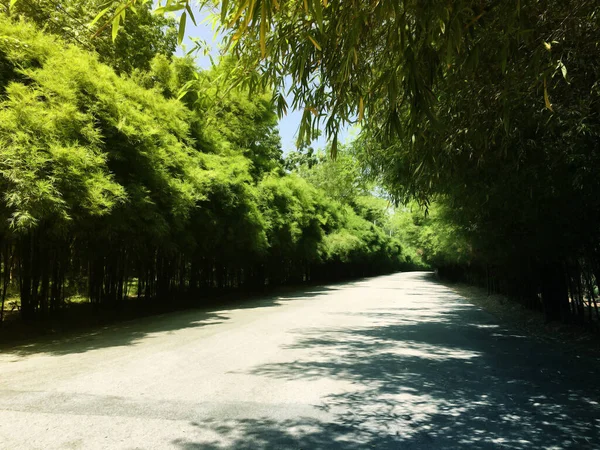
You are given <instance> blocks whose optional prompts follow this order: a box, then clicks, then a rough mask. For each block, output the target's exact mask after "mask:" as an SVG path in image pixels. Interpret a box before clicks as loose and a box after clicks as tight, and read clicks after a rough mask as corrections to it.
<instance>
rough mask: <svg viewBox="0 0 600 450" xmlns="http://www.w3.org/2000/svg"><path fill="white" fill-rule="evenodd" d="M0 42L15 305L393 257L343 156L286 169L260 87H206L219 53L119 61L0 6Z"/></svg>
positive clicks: (314, 273)
mask: <svg viewBox="0 0 600 450" xmlns="http://www.w3.org/2000/svg"><path fill="white" fill-rule="evenodd" d="M0 42H2V46H1V47H0V62H1V64H2V67H3V69H5V70H3V78H2V84H1V85H0V89H1V95H0V192H2V197H1V198H0V244H1V245H0V256H1V257H2V258H3V260H4V261H9V263H3V266H2V267H3V274H4V275H5V276H6V274H7V273H11V274H14V275H15V276H16V277H17V278H18V280H19V286H18V289H19V290H20V297H21V312H22V315H23V317H24V318H26V319H27V318H32V317H34V316H45V315H51V314H56V313H57V312H58V311H60V310H61V309H63V308H64V307H66V305H67V302H66V299H67V298H68V297H69V296H85V297H86V298H89V299H90V301H91V302H93V303H96V304H99V305H109V306H115V305H117V304H118V303H119V302H120V301H122V300H123V299H124V298H126V297H128V296H131V295H137V296H138V297H145V298H146V299H148V301H150V300H152V299H161V300H166V299H174V298H186V297H188V296H190V297H193V298H198V297H199V296H200V295H201V294H202V293H204V292H207V291H210V290H214V289H227V288H262V287H264V286H267V285H275V284H283V283H292V282H304V281H310V280H330V279H338V278H347V277H351V276H364V275H371V274H377V273H382V272H386V271H391V270H396V269H398V268H399V267H401V263H402V262H403V261H401V258H400V254H401V248H400V245H399V243H398V241H397V240H396V239H395V238H393V237H391V236H389V235H388V233H387V232H386V231H384V229H383V222H385V220H386V217H387V215H386V214H387V213H386V205H387V202H386V201H383V200H381V199H375V198H372V197H370V196H369V194H368V192H367V188H366V187H365V186H363V185H362V184H360V183H356V182H355V181H353V180H354V177H356V176H358V175H359V172H358V169H357V165H356V163H355V161H354V160H353V159H344V158H341V159H340V160H339V161H338V162H330V161H327V160H324V159H323V160H322V161H321V163H320V164H318V165H316V166H315V167H314V168H313V170H312V171H311V170H309V169H308V168H307V167H306V168H305V167H301V168H299V169H298V172H299V174H286V173H285V172H284V170H283V162H282V161H281V149H280V144H279V136H278V132H277V128H276V116H275V113H274V107H273V104H272V102H271V98H270V97H269V96H267V95H262V96H254V97H249V96H248V94H247V93H245V92H243V91H242V90H230V91H227V92H221V91H219V89H218V83H216V80H217V79H218V77H219V76H220V75H221V71H224V70H227V68H226V67H225V68H223V67H217V68H215V69H213V70H212V71H209V72H200V71H199V70H198V69H197V68H196V67H195V66H194V64H193V62H192V61H191V60H190V59H188V58H173V59H169V58H167V57H165V56H162V55H158V56H155V57H154V58H153V59H152V61H151V62H150V64H149V70H148V71H144V70H141V69H136V70H133V72H132V73H131V74H130V75H119V74H117V73H116V72H115V70H114V69H113V68H111V67H109V66H108V65H106V64H104V63H102V62H101V61H100V59H101V58H100V57H99V56H98V55H97V54H95V53H93V52H89V51H86V50H85V49H82V48H80V47H79V46H74V45H69V44H67V43H65V42H64V41H63V40H61V39H60V38H58V37H56V36H53V35H52V34H50V33H44V32H40V31H38V30H36V28H35V27H34V25H32V24H30V23H27V22H25V21H14V20H12V19H11V18H7V17H4V16H2V15H0ZM225 65H227V62H225ZM191 85H195V86H197V87H200V88H201V89H192V90H189V91H188V88H189V87H190V86H191ZM198 92H203V93H204V94H203V96H200V95H198ZM327 171H331V174H334V175H335V179H336V180H337V182H336V185H335V187H337V188H338V189H337V190H336V189H333V188H334V185H331V184H329V182H328V180H327V177H326V172H327ZM339 188H342V189H346V188H348V189H350V190H349V192H346V193H344V192H343V191H342V190H340V189H339ZM342 194H344V195H342ZM346 194H351V196H350V197H349V196H348V195H346ZM9 256H10V258H9ZM7 264H8V265H9V266H10V267H8V266H7ZM7 279H8V278H7ZM13 288H16V286H13V287H11V289H13Z"/></svg>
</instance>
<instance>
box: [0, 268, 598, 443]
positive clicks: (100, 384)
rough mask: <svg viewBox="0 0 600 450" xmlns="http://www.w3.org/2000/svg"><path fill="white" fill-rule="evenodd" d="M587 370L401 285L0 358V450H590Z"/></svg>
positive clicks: (425, 280)
mask: <svg viewBox="0 0 600 450" xmlns="http://www.w3.org/2000/svg"><path fill="white" fill-rule="evenodd" d="M597 367H598V362H597V361H595V360H591V359H584V358H579V357H577V356H576V355H569V354H564V353H562V352H561V351H556V349H551V348H548V347H547V346H546V345H544V344H542V343H539V342H536V341H534V340H532V339H531V338H529V337H526V336H522V335H519V334H518V333H516V332H515V331H514V330H511V329H508V328H506V327H503V326H501V325H499V324H498V323H497V322H496V321H495V320H494V319H493V318H492V317H491V316H489V315H488V314H486V313H485V312H483V311H481V310H480V309H478V308H477V307H475V306H473V305H471V304H469V303H468V302H466V301H465V300H464V299H461V298H460V297H459V296H458V295H457V294H455V293H454V292H453V291H452V290H450V289H448V288H447V287H444V286H443V285H440V284H437V283H435V282H434V281H433V280H432V279H431V277H430V275H429V274H426V273H407V274H395V275H391V276H387V277H378V278H373V279H369V280H363V281H360V282H356V283H347V284H341V285H332V286H326V287H320V288H312V289H309V290H305V291H300V292H297V293H295V294H293V295H285V296H279V297H267V298H265V299H264V300H261V301H255V302H252V303H250V304H243V305H237V306H234V305H230V306H229V307H228V308H227V309H221V310H215V311H188V312H183V313H175V314H169V315H164V316H160V317H155V318H147V319H143V320H139V321H134V322H130V323H126V324H120V325H118V326H115V327H107V328H106V329H102V330H99V331H97V332H95V333H89V334H86V335H81V336H75V337H71V338H70V339H67V340H62V341H57V342H52V343H44V344H34V345H30V346H25V347H21V348H16V349H14V350H11V351H8V352H5V353H3V354H2V355H0V447H1V448H45V449H46V448H86V449H87V448H123V449H133V448H143V449H146V448H175V449H206V450H209V449H221V448H235V449H256V448H290V449H330V448H347V449H363V448H384V449H385V448H390V449H396V448H409V449H411V448H415V449H425V448H482V449H483V448H490V449H492V448H514V449H529V448H548V449H553V448H577V449H580V448H599V447H600V405H599V404H598V402H599V401H600V395H599V394H600V387H599V385H598V381H597V373H598V372H597Z"/></svg>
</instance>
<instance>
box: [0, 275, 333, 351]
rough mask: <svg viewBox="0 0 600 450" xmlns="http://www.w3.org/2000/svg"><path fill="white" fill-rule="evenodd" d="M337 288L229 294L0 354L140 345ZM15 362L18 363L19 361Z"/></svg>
mask: <svg viewBox="0 0 600 450" xmlns="http://www.w3.org/2000/svg"><path fill="white" fill-rule="evenodd" d="M335 289H336V285H331V286H310V287H305V288H301V289H298V288H296V289H295V290H294V291H291V290H290V289H289V288H288V289H280V290H277V291H275V292H273V293H270V294H267V295H264V294H262V295H253V296H248V295H245V296H244V295H242V294H238V295H236V296H233V295H230V296H228V297H224V298H222V299H217V301H216V302H215V301H214V299H213V304H212V305H210V306H206V307H202V308H198V307H195V308H188V309H185V310H180V311H175V312H169V313H163V314H157V315H151V316H147V317H143V318H136V319H133V320H126V321H121V322H117V323H111V324H109V325H103V326H94V327H90V328H88V329H84V330H77V331H71V332H63V333H60V332H59V333H56V335H53V336H42V337H37V338H29V339H26V340H25V341H24V342H18V343H0V353H3V354H10V355H14V356H15V357H17V358H19V357H26V356H28V355H32V354H37V353H45V354H50V355H68V354H74V353H85V352H88V351H90V350H96V349H101V348H108V347H120V346H128V345H137V344H139V343H141V342H142V341H143V340H144V339H146V338H148V337H152V336H154V335H158V334H161V333H172V332H176V331H178V330H183V329H186V328H200V327H206V326H211V325H217V324H220V323H223V322H226V321H227V320H230V316H231V314H232V313H233V312H234V311H236V310H242V309H255V308H272V307H277V306H281V305H284V304H286V303H288V302H290V301H294V300H302V299H304V300H306V299H312V298H316V297H319V296H321V295H326V294H327V293H328V292H330V291H332V290H335ZM17 360H18V359H16V360H15V361H17Z"/></svg>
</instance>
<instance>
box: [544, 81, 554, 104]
mask: <svg viewBox="0 0 600 450" xmlns="http://www.w3.org/2000/svg"><path fill="white" fill-rule="evenodd" d="M544 102H545V103H546V108H548V109H549V110H550V111H552V112H554V110H553V109H552V103H550V97H549V96H548V83H547V82H546V77H544Z"/></svg>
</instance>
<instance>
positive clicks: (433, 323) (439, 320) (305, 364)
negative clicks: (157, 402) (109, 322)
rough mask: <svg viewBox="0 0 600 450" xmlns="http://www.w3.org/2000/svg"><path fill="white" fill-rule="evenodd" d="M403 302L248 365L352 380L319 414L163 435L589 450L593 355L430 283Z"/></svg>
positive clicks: (313, 443)
mask: <svg viewBox="0 0 600 450" xmlns="http://www.w3.org/2000/svg"><path fill="white" fill-rule="evenodd" d="M382 288H389V286H387V287H382ZM397 289H399V291H400V290H401V289H402V288H401V287H399V286H398V287H397ZM406 293H410V292H406ZM413 293H414V292H413ZM444 296H446V297H447V298H452V297H453V301H449V300H446V301H440V300H439V299H440V297H444ZM411 305H412V307H411V308H402V307H399V308H388V309H385V308H383V309H381V308H379V309H371V310H369V311H365V313H364V315H365V318H366V319H368V320H369V321H371V323H370V325H368V326H355V327H351V328H343V327H339V328H326V329H312V330H306V329H302V330H300V329H299V330H296V341H295V342H294V343H293V344H291V345H290V346H289V348H290V349H291V350H294V349H296V350H298V349H302V350H305V351H306V353H303V354H304V355H306V356H305V357H304V358H301V359H294V360H291V361H288V362H280V363H271V364H264V365H261V366H258V367H255V368H254V369H253V370H252V372H251V373H252V375H254V376H260V377H265V378H267V379H278V380H286V381H292V380H314V381H317V380H323V379H328V380H336V381H340V382H344V385H345V386H346V385H347V384H348V383H350V384H351V385H352V386H354V387H355V388H354V389H347V388H345V389H343V390H342V392H340V393H336V394H332V395H328V396H326V397H324V398H322V402H321V403H320V404H316V405H313V406H314V408H315V410H316V411H320V412H322V413H325V414H326V415H327V417H328V419H327V420H323V419H317V418H314V417H304V418H303V417H298V418H294V419H284V420H276V419H274V418H272V417H265V418H263V419H256V418H253V419H250V418H248V419H244V418H242V419H238V420H233V419H232V420H228V421H221V422H211V421H205V422H202V423H197V424H195V426H196V427H197V428H198V431H199V435H202V436H205V437H203V438H202V439H195V440H194V439H189V440H185V439H179V440H177V441H174V442H173V443H174V444H176V445H177V446H179V447H180V448H182V449H186V450H191V449H205V450H210V449H217V448H235V449H256V448H261V449H264V448H269V449H270V448H273V449H275V448H290V449H332V448H344V449H363V448H378V449H382V448H384V449H397V448H402V449H411V448H419V449H421V448H436V449H437V448H475V449H487V448H489V449H495V448H512V449H531V448H545V449H554V448H574V449H591V448H599V447H600V439H599V437H600V433H599V429H600V407H599V404H598V403H597V402H598V401H599V400H600V388H599V387H598V381H597V372H596V369H597V366H596V365H595V363H593V362H592V361H591V360H589V361H588V360H584V359H579V358H578V357H576V356H575V355H565V354H561V353H560V352H558V351H556V349H554V351H553V350H552V349H550V348H548V347H547V346H545V345H543V344H541V343H539V342H535V341H533V340H531V339H530V338H527V337H524V336H521V335H519V333H517V332H515V331H514V330H511V329H507V328H504V327H502V326H499V325H498V324H496V323H495V322H494V320H493V319H492V318H491V317H490V316H489V315H487V314H486V313H483V312H482V311H480V310H479V309H478V308H476V307H474V306H472V305H470V304H468V303H466V302H460V301H457V299H456V296H455V295H454V294H452V293H451V291H449V290H447V289H445V288H443V287H441V286H439V285H436V286H433V288H432V289H429V296H427V295H425V296H423V299H422V300H420V303H419V307H414V303H412V304H411ZM342 315H343V313H342ZM358 315H360V314H358ZM352 316H353V318H356V316H357V313H353V314H352ZM208 436H213V438H210V437H208Z"/></svg>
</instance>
